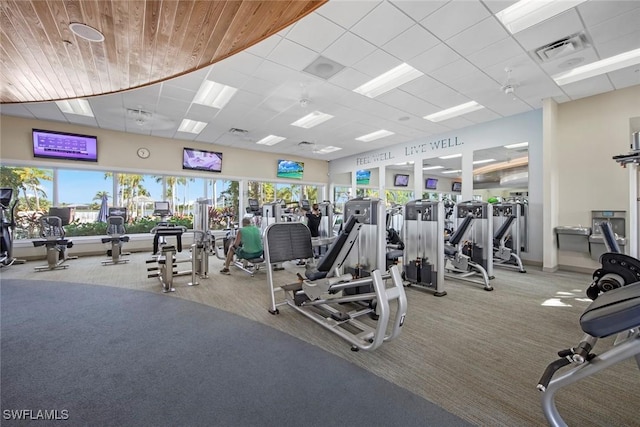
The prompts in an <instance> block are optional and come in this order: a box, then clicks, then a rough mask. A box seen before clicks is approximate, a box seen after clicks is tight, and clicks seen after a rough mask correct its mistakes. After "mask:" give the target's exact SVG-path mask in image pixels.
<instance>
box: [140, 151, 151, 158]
mask: <svg viewBox="0 0 640 427" xmlns="http://www.w3.org/2000/svg"><path fill="white" fill-rule="evenodd" d="M150 155H151V152H150V151H149V149H148V148H138V157H140V158H141V159H146V158H148V157H149V156H150Z"/></svg>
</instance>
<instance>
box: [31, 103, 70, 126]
mask: <svg viewBox="0 0 640 427" xmlns="http://www.w3.org/2000/svg"><path fill="white" fill-rule="evenodd" d="M25 107H26V109H27V110H29V111H30V112H31V114H33V115H34V116H35V117H36V118H38V119H40V120H53V121H54V122H67V121H68V120H67V117H65V115H64V114H63V113H62V111H60V109H59V108H58V106H57V105H56V104H55V102H44V103H32V104H26V105H25Z"/></svg>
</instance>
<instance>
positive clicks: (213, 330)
mask: <svg viewBox="0 0 640 427" xmlns="http://www.w3.org/2000/svg"><path fill="white" fill-rule="evenodd" d="M0 296H1V307H0V308H1V321H2V323H1V353H2V359H1V386H2V389H1V394H2V396H1V405H2V408H1V409H2V414H3V415H2V425H7V426H11V425H31V424H32V425H48V424H50V423H55V424H57V423H59V424H60V425H65V426H75V425H101V426H128V425H135V426H179V425H180V426H199V425H202V426H275V425H286V426H338V425H349V426H390V425H398V426H464V425H470V424H468V423H466V422H465V421H463V420H461V419H460V418H458V417H456V416H454V415H452V414H451V413H449V412H447V411H445V410H443V409H441V408H440V407H438V406H436V405H434V404H432V403H430V402H429V401H427V400H425V399H423V398H421V397H419V396H417V395H415V394H413V393H411V392H409V391H407V390H406V389H403V388H401V387H399V386H397V385H394V384H392V383H390V382H388V381H386V380H384V379H382V378H380V377H378V376H376V375H374V374H372V373H370V372H368V371H367V370H365V369H362V368H360V367H358V366H356V365H354V364H352V363H349V362H348V361H346V360H344V359H342V358H340V357H337V356H335V355H333V354H331V353H329V352H326V351H324V350H322V349H320V348H318V347H316V346H313V345H311V344H308V343H306V342H304V341H302V340H300V339H298V338H295V337H292V336H290V335H288V334H285V333H283V332H280V331H277V330H275V329H273V328H270V327H268V326H265V325H263V324H260V323H258V322H255V321H252V320H249V319H246V318H243V317H240V316H237V315H234V314H231V313H228V312H225V311H223V310H219V309H216V308H212V307H209V306H205V305H202V304H198V303H194V302H190V301H185V300H181V299H178V298H167V297H165V296H163V295H157V294H151V293H149V292H141V291H134V290H128V289H121V288H111V287H104V286H92V285H84V284H78V283H64V282H51V281H29V280H19V279H3V280H2V284H1V293H0ZM22 409H26V410H31V411H32V412H31V413H30V416H31V417H36V416H37V414H38V412H37V411H38V410H47V411H54V410H55V411H58V413H57V414H58V415H59V416H60V415H62V414H65V413H66V414H67V415H68V419H67V420H62V421H57V422H51V421H49V422H46V423H44V422H43V421H41V420H37V421H26V422H25V421H17V420H7V412H6V411H7V410H9V411H10V410H22ZM62 411H66V412H62Z"/></svg>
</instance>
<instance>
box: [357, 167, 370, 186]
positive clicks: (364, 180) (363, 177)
mask: <svg viewBox="0 0 640 427" xmlns="http://www.w3.org/2000/svg"><path fill="white" fill-rule="evenodd" d="M370 180H371V171H370V170H359V171H356V184H357V185H368V184H369V181H370Z"/></svg>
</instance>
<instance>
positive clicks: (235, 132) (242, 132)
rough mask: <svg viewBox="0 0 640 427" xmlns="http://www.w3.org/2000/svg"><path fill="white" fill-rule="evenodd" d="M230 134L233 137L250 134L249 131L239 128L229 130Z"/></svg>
mask: <svg viewBox="0 0 640 427" xmlns="http://www.w3.org/2000/svg"><path fill="white" fill-rule="evenodd" d="M229 133H230V134H231V135H237V136H243V135H246V134H248V133H249V131H248V130H244V129H239V128H231V129H229Z"/></svg>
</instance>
